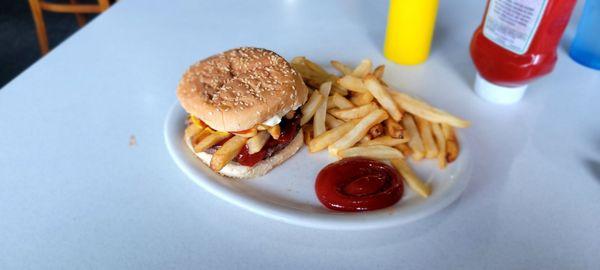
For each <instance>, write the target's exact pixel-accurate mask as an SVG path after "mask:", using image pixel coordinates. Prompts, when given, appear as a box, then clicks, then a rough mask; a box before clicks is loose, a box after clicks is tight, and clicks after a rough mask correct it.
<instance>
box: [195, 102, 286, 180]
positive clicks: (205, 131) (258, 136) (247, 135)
mask: <svg viewBox="0 0 600 270" xmlns="http://www.w3.org/2000/svg"><path fill="white" fill-rule="evenodd" d="M285 117H286V118H288V119H291V118H292V117H294V112H293V111H292V112H291V113H288V114H287V115H286V116H285ZM189 121H190V123H189V125H188V126H187V128H186V129H185V135H184V137H185V138H189V140H190V143H191V145H192V148H193V149H194V152H195V153H199V152H202V151H205V150H206V149H209V148H211V147H213V146H214V145H216V144H217V143H219V142H221V141H223V140H225V139H229V140H227V141H226V142H225V143H224V144H223V145H222V146H221V147H220V148H219V149H218V150H217V151H216V152H215V153H214V154H213V156H212V158H211V160H210V168H211V169H212V170H213V171H216V172H218V171H220V170H221V169H223V167H225V165H227V163H229V162H230V161H232V160H233V159H234V158H235V157H236V156H237V155H238V154H239V153H240V151H242V148H244V146H246V145H247V146H248V153H249V154H254V153H258V152H259V151H260V150H262V148H263V147H264V146H265V145H266V144H267V141H268V140H269V139H270V138H271V137H273V138H274V139H278V138H279V136H280V135H281V127H280V126H279V124H277V125H274V126H266V125H264V124H259V125H257V126H255V127H253V128H251V129H248V130H244V131H240V132H235V133H230V132H224V131H217V130H213V129H211V128H210V127H208V126H207V125H206V124H205V123H203V122H202V121H201V120H200V119H198V118H196V117H194V116H192V115H190V116H189Z"/></svg>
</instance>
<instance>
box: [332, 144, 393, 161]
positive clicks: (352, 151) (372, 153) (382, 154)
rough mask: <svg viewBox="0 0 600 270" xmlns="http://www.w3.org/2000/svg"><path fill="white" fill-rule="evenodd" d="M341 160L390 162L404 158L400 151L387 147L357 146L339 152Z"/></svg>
mask: <svg viewBox="0 0 600 270" xmlns="http://www.w3.org/2000/svg"><path fill="white" fill-rule="evenodd" d="M338 155H339V157H340V158H347V157H358V156H361V157H366V158H372V159H380V160H389V159H400V158H404V156H403V155H402V152H400V151H399V150H398V149H396V148H393V147H389V146H385V145H371V146H357V147H350V148H348V149H343V150H340V151H339V152H338Z"/></svg>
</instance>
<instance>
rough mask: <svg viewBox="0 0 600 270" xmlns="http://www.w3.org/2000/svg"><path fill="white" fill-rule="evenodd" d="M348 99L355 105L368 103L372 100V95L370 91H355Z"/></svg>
mask: <svg viewBox="0 0 600 270" xmlns="http://www.w3.org/2000/svg"><path fill="white" fill-rule="evenodd" d="M350 101H352V103H354V105H356V106H361V105H365V104H369V103H371V101H373V95H371V93H357V94H356V95H352V97H351V98H350Z"/></svg>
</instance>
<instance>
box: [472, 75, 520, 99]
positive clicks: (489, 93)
mask: <svg viewBox="0 0 600 270" xmlns="http://www.w3.org/2000/svg"><path fill="white" fill-rule="evenodd" d="M525 89H527V85H522V86H517V87H506V86H501V85H497V84H493V83H491V82H489V81H487V80H486V79H484V78H483V77H481V75H479V73H477V76H476V77H475V93H477V95H478V96H480V97H481V98H483V99H485V100H487V101H489V102H493V103H498V104H513V103H516V102H517V101H519V100H521V98H522V97H523V94H525Z"/></svg>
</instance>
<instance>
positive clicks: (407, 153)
mask: <svg viewBox="0 0 600 270" xmlns="http://www.w3.org/2000/svg"><path fill="white" fill-rule="evenodd" d="M405 140H408V139H405ZM394 147H396V149H398V150H400V151H401V152H402V154H403V155H404V156H405V157H408V156H411V155H412V153H413V151H412V150H411V149H410V147H408V145H406V144H405V143H403V144H399V145H396V146H394Z"/></svg>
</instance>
